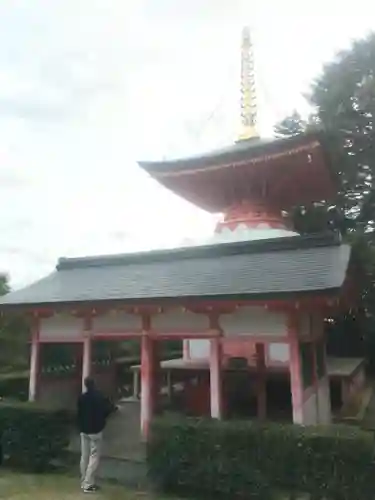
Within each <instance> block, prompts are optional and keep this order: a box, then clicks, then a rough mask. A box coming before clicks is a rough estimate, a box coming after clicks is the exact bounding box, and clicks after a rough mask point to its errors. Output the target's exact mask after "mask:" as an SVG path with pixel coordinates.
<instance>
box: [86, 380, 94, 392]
mask: <svg viewBox="0 0 375 500" xmlns="http://www.w3.org/2000/svg"><path fill="white" fill-rule="evenodd" d="M84 384H85V387H86V389H87V390H88V391H91V390H92V389H95V381H94V379H93V378H91V377H86V378H85V380H84Z"/></svg>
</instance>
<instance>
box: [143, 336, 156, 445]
mask: <svg viewBox="0 0 375 500" xmlns="http://www.w3.org/2000/svg"><path fill="white" fill-rule="evenodd" d="M154 362H155V355H154V352H153V342H152V340H151V339H150V338H149V337H148V336H147V335H144V336H143V337H142V341H141V436H142V439H144V440H145V441H147V438H148V435H149V429H150V422H151V419H152V416H153V412H154V403H155V389H154V386H155V384H154V382H155V380H154V366H153V365H154Z"/></svg>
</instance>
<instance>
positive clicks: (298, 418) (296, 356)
mask: <svg viewBox="0 0 375 500" xmlns="http://www.w3.org/2000/svg"><path fill="white" fill-rule="evenodd" d="M288 337H289V350H290V363H289V370H290V388H291V392H292V405H293V422H294V423H295V424H302V423H303V384H302V370H301V357H300V351H299V339H298V317H297V316H296V314H292V315H291V316H290V318H289V328H288Z"/></svg>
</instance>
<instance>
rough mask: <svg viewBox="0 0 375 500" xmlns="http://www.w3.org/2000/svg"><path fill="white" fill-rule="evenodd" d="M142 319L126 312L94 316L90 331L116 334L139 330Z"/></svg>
mask: <svg viewBox="0 0 375 500" xmlns="http://www.w3.org/2000/svg"><path fill="white" fill-rule="evenodd" d="M141 328H142V318H141V317H140V316H139V315H137V314H128V313H126V312H122V311H121V312H116V313H112V314H111V313H107V314H103V315H99V316H96V317H95V318H94V319H93V322H92V329H93V331H94V332H96V333H99V332H100V333H106V332H108V333H116V332H121V331H132V330H135V331H137V330H141Z"/></svg>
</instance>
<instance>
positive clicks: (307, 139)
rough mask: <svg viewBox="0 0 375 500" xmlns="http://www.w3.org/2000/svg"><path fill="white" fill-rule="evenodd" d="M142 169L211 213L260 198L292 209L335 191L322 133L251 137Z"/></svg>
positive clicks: (143, 164)
mask: <svg viewBox="0 0 375 500" xmlns="http://www.w3.org/2000/svg"><path fill="white" fill-rule="evenodd" d="M139 165H140V167H141V168H143V169H144V170H145V171H146V172H148V173H149V174H150V175H151V176H152V177H153V178H154V179H155V180H157V181H158V182H159V183H160V184H162V185H163V186H165V187H166V188H168V189H170V190H171V191H173V192H175V193H176V194H178V195H180V196H182V197H183V198H185V199H186V200H188V201H190V202H192V203H194V204H195V205H197V206H199V207H201V208H203V209H205V210H208V211H209V212H222V211H225V210H226V209H227V208H228V207H230V206H233V205H236V204H238V203H239V202H242V201H246V200H259V199H260V198H261V199H262V201H266V200H267V202H268V204H270V202H271V204H274V205H275V206H276V207H277V208H282V209H288V208H291V207H292V206H296V205H307V204H309V203H311V202H317V201H322V200H330V199H332V198H333V197H334V195H335V193H336V189H335V182H334V179H333V176H332V172H331V171H330V169H329V165H328V158H327V154H326V152H325V150H324V147H323V145H322V141H321V138H320V137H319V136H318V135H317V134H303V135H302V134H301V135H298V136H294V137H290V138H282V139H249V140H244V141H239V142H237V143H235V144H233V145H232V146H229V147H227V148H223V149H219V150H216V151H212V152H210V153H205V154H201V155H198V156H192V157H189V158H183V159H176V160H168V161H158V162H145V161H142V162H139Z"/></svg>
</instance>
